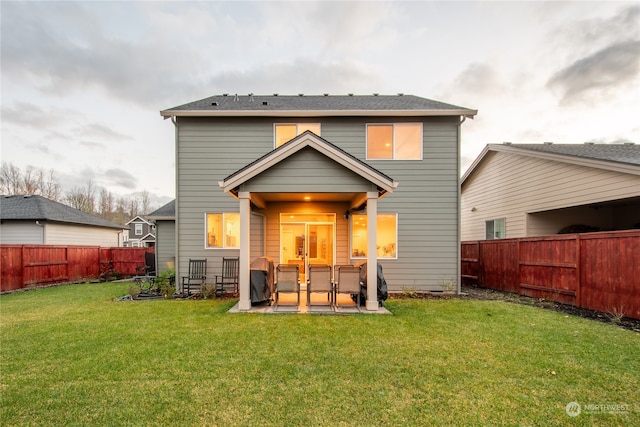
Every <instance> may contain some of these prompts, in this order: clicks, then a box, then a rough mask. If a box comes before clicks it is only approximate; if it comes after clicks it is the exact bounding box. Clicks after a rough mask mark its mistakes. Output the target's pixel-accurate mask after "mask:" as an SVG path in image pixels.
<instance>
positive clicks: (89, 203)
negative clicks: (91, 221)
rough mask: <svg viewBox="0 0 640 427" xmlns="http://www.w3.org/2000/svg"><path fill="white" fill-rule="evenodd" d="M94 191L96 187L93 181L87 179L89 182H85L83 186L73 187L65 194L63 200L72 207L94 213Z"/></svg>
mask: <svg viewBox="0 0 640 427" xmlns="http://www.w3.org/2000/svg"><path fill="white" fill-rule="evenodd" d="M95 192H96V187H95V185H94V184H93V181H92V180H91V179H89V182H87V184H86V185H85V186H84V187H73V188H72V189H71V191H70V192H69V193H68V194H67V197H66V198H65V200H66V202H67V204H68V205H69V206H71V207H73V208H76V209H79V210H81V211H83V212H87V213H95V211H96V201H95Z"/></svg>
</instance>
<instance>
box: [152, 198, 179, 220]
mask: <svg viewBox="0 0 640 427" xmlns="http://www.w3.org/2000/svg"><path fill="white" fill-rule="evenodd" d="M147 219H149V220H152V221H158V220H172V219H176V200H175V199H173V200H172V201H170V202H169V203H167V204H166V205H164V206H161V207H159V208H158V209H156V210H155V211H153V212H151V213H150V214H149V215H147Z"/></svg>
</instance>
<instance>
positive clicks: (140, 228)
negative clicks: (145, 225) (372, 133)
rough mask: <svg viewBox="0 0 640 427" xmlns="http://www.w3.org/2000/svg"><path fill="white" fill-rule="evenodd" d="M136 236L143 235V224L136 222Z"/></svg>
mask: <svg viewBox="0 0 640 427" xmlns="http://www.w3.org/2000/svg"><path fill="white" fill-rule="evenodd" d="M135 226H136V236H142V224H136V225H135Z"/></svg>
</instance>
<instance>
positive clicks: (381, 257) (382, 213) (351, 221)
mask: <svg viewBox="0 0 640 427" xmlns="http://www.w3.org/2000/svg"><path fill="white" fill-rule="evenodd" d="M353 215H364V216H367V213H359V212H354V213H353ZM353 215H352V216H350V217H349V258H350V259H358V260H366V259H367V258H368V256H366V255H365V256H354V255H353ZM381 215H393V216H395V219H396V230H395V234H396V241H395V245H396V251H395V256H392V257H391V256H390V257H385V256H378V254H376V259H384V260H393V259H398V253H399V247H398V246H399V245H398V224H399V222H400V221H398V217H399V214H398V213H397V212H378V214H377V217H379V216H381ZM378 236H380V234H379V233H376V237H378ZM376 243H377V242H376Z"/></svg>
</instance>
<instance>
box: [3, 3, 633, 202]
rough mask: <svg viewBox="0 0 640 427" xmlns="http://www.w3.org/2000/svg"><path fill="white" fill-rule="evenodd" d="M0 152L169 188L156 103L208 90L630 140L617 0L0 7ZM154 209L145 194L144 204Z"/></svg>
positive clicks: (519, 137) (165, 138) (625, 25)
mask: <svg viewBox="0 0 640 427" xmlns="http://www.w3.org/2000/svg"><path fill="white" fill-rule="evenodd" d="M0 8H1V9H0V13H1V19H2V21H1V39H0V40H1V45H2V50H1V63H0V64H1V65H0V66H1V84H2V86H1V95H2V98H1V102H2V116H1V120H2V122H1V127H2V141H1V153H0V154H1V158H2V160H3V161H6V162H11V163H13V164H14V165H16V166H19V167H21V168H25V167H26V166H28V165H31V166H35V167H38V168H44V169H46V170H48V169H50V168H53V169H54V170H55V171H56V172H57V174H58V178H59V181H60V182H61V183H62V185H63V187H64V189H66V190H69V189H70V188H71V187H73V186H82V185H84V184H85V183H86V182H87V180H88V179H89V178H91V179H92V180H93V182H94V184H96V185H97V186H102V187H105V188H107V189H108V190H110V191H111V192H113V193H114V194H116V195H129V194H133V193H135V192H139V191H142V190H147V191H148V192H149V193H150V194H151V195H152V199H153V200H154V201H155V202H156V203H157V204H158V206H159V203H161V202H164V201H168V200H169V199H171V198H173V197H174V194H175V193H174V192H175V186H174V173H173V172H174V158H173V155H174V147H173V144H174V133H173V125H172V124H171V122H170V121H165V120H163V119H162V118H161V117H160V115H159V111H160V110H163V109H167V108H169V107H173V106H177V105H180V104H183V103H186V102H189V101H193V100H197V99H200V98H204V97H207V96H210V95H214V94H221V93H238V94H248V93H255V94H271V93H280V94H297V93H305V94H321V93H331V94H346V93H355V94H371V93H374V92H376V93H380V94H395V93H399V92H403V93H408V94H414V95H417V96H422V97H425V98H431V99H436V100H440V101H444V102H448V103H452V104H456V105H460V106H463V107H467V108H472V109H477V110H478V116H477V117H476V119H475V120H468V121H467V122H466V123H465V124H464V125H463V146H462V163H463V171H464V169H465V168H466V167H467V166H468V165H469V164H470V163H471V162H472V161H473V159H474V158H475V157H476V156H477V155H478V154H479V153H480V151H481V150H482V148H483V147H484V146H485V145H486V144H488V143H501V142H504V141H510V142H514V143H542V142H545V141H554V142H556V143H584V142H586V141H592V142H599V143H620V142H635V143H640V113H639V109H638V105H640V4H639V3H638V2H637V1H632V2H613V1H602V2H597V1H596V2H484V1H471V2H442V1H440V2H432V1H419V2H418V1H412V2H399V1H391V2H382V1H368V2H364V1H356V2H338V1H332V2H329V1H321V2H309V1H297V2H292V1H287V2H268V1H265V2H262V1H260V2H258V1H253V2H215V1H210V2H197V3H196V2H184V1H179V2H178V1H176V2H93V1H92V2H51V1H47V2H33V1H26V2H10V1H2V2H1V3H0ZM156 207H157V206H156Z"/></svg>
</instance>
